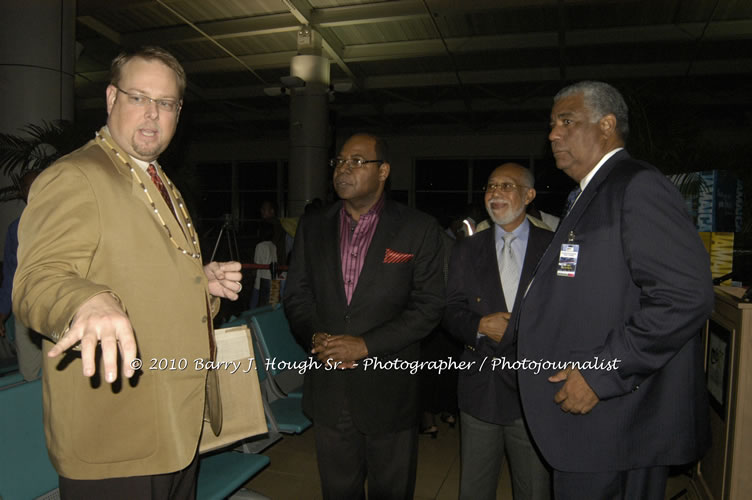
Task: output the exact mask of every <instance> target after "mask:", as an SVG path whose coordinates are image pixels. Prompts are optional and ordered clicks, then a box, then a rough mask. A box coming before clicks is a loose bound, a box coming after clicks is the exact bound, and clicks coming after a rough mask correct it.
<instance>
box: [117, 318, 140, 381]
mask: <svg viewBox="0 0 752 500" xmlns="http://www.w3.org/2000/svg"><path fill="white" fill-rule="evenodd" d="M128 330H129V332H130V335H120V336H119V338H118V346H119V347H120V357H121V358H122V360H123V376H124V377H125V378H131V377H132V376H133V374H134V373H136V369H137V368H139V366H140V363H139V364H137V363H134V360H135V359H136V356H137V355H138V346H137V345H136V338H135V336H134V335H133V330H132V329H131V328H130V326H129V327H128Z"/></svg>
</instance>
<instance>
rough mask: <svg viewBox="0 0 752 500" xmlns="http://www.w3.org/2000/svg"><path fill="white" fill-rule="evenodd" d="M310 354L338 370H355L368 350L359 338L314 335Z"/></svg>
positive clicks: (324, 334) (323, 334) (326, 334)
mask: <svg viewBox="0 0 752 500" xmlns="http://www.w3.org/2000/svg"><path fill="white" fill-rule="evenodd" d="M311 353H312V354H315V355H316V357H317V358H318V360H319V361H321V362H322V363H329V365H330V366H332V365H333V366H336V367H337V368H339V369H342V370H344V369H347V368H355V367H356V366H357V363H356V362H357V361H358V360H359V359H363V358H365V357H366V356H368V348H367V347H366V343H365V341H364V340H363V339H362V338H361V337H353V336H352V335H329V334H328V333H321V332H319V333H316V335H315V337H314V344H313V348H312V349H311Z"/></svg>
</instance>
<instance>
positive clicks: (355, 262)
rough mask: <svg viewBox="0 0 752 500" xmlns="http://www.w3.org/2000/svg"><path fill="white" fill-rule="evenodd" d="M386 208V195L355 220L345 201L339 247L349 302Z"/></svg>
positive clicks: (341, 214)
mask: <svg viewBox="0 0 752 500" xmlns="http://www.w3.org/2000/svg"><path fill="white" fill-rule="evenodd" d="M383 208H384V197H383V196H382V197H381V198H379V201H377V202H376V204H375V205H374V206H373V207H371V209H370V210H369V211H368V212H366V213H365V214H363V215H361V216H360V219H359V220H358V221H357V222H355V220H354V219H353V218H352V217H350V214H348V213H347V211H346V210H345V205H344V203H343V204H342V208H341V209H340V212H339V249H340V257H341V258H342V259H341V260H342V281H343V282H344V283H345V296H347V304H348V305H349V304H350V301H351V300H352V296H353V292H354V291H355V287H356V286H357V284H358V278H359V277H360V271H362V270H363V263H364V262H365V260H366V253H368V247H370V246H371V240H372V239H373V235H374V233H376V226H378V225H379V219H380V218H381V210H382V209H383Z"/></svg>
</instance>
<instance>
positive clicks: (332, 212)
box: [314, 201, 347, 305]
mask: <svg viewBox="0 0 752 500" xmlns="http://www.w3.org/2000/svg"><path fill="white" fill-rule="evenodd" d="M341 207H342V202H341V201H340V202H338V203H335V204H334V205H332V207H331V208H330V209H329V210H327V212H326V214H325V222H324V226H323V227H322V228H321V230H322V232H321V234H320V235H319V237H318V240H317V241H318V243H319V244H320V245H321V247H320V250H321V256H322V263H323V266H324V273H325V274H324V275H325V276H333V277H334V278H333V281H332V285H333V287H334V289H335V294H336V296H337V299H338V300H340V301H341V303H342V304H343V305H346V304H347V297H346V296H345V282H344V280H343V279H342V256H341V254H340V242H339V233H340V229H339V221H340V209H341ZM314 238H316V236H315V235H314Z"/></svg>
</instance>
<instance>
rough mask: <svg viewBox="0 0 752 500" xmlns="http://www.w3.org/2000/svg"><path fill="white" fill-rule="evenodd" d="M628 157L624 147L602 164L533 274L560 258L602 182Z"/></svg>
mask: <svg viewBox="0 0 752 500" xmlns="http://www.w3.org/2000/svg"><path fill="white" fill-rule="evenodd" d="M627 158H629V153H627V151H626V150H625V149H623V150H621V151H619V152H617V153H615V154H614V155H613V156H612V157H611V158H609V159H608V161H606V163H604V164H603V165H602V166H601V168H600V169H599V170H598V172H597V173H596V174H595V176H594V177H593V178H592V179H591V180H590V182H589V183H588V185H587V186H586V187H585V190H584V191H583V192H582V194H581V195H580V198H579V199H578V200H577V203H575V205H574V207H573V208H572V211H571V212H570V213H569V215H567V216H566V217H564V219H563V220H562V221H561V223H560V224H559V227H558V228H557V229H556V233H554V237H553V239H552V240H551V244H550V245H549V246H548V249H547V250H546V252H545V253H544V254H543V256H542V257H541V259H540V261H539V263H538V266H536V268H535V271H534V273H533V276H534V275H535V272H537V270H538V268H539V267H541V266H546V265H548V263H550V262H551V259H557V258H558V255H559V254H558V252H559V250H561V245H562V243H564V242H565V241H567V239H568V238H569V236H570V233H571V232H572V230H573V229H574V227H575V225H576V224H577V222H578V221H579V220H580V217H582V215H583V214H584V213H585V212H586V210H587V207H588V205H590V202H592V201H593V198H595V196H596V195H597V194H598V191H599V189H600V186H601V184H603V182H604V181H605V180H606V178H608V175H609V174H610V173H611V171H612V170H613V169H614V167H615V166H616V165H617V164H618V163H619V162H621V161H622V160H624V159H627ZM574 237H575V238H576V237H577V235H576V234H575V235H574Z"/></svg>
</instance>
